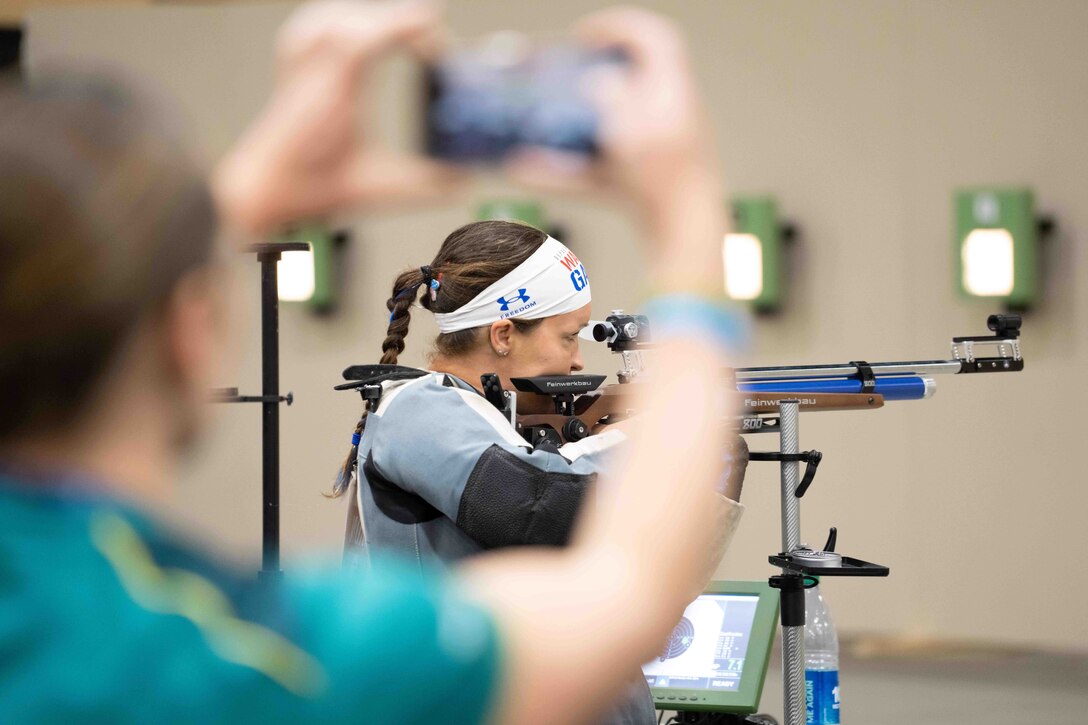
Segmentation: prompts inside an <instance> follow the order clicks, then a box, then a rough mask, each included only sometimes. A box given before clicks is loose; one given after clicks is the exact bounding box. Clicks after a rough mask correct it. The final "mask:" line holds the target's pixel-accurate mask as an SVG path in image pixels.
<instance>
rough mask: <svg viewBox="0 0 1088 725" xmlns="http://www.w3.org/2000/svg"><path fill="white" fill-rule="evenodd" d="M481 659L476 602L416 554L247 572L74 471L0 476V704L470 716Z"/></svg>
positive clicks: (173, 716)
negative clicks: (66, 475)
mask: <svg viewBox="0 0 1088 725" xmlns="http://www.w3.org/2000/svg"><path fill="white" fill-rule="evenodd" d="M300 579H301V580H300ZM497 668H498V643H497V636H496V631H495V626H494V622H493V620H492V619H491V618H490V616H489V615H488V614H487V613H486V612H485V611H483V610H481V609H480V608H479V607H478V606H476V605H474V604H472V603H471V602H469V601H467V600H466V599H465V598H463V597H461V596H460V595H459V594H458V592H457V591H456V588H455V587H454V586H452V584H451V582H450V581H449V580H448V579H444V578H442V576H441V575H440V574H437V573H436V574H433V575H428V576H426V577H424V578H422V579H421V578H420V577H419V569H418V564H414V565H412V566H411V568H408V567H407V566H406V565H398V564H396V563H392V562H387V563H384V564H382V563H380V562H378V563H377V565H376V566H375V567H374V568H373V569H372V570H371V571H370V572H368V573H366V574H361V575H354V576H352V577H350V578H346V577H345V576H344V575H343V574H342V573H341V572H339V571H337V572H330V574H329V575H328V576H320V575H308V576H306V577H304V578H303V577H300V576H297V575H294V574H293V573H292V574H289V575H288V576H287V577H286V580H285V582H284V583H283V584H281V585H278V586H263V585H261V584H259V583H257V582H256V577H255V576H254V575H253V574H246V575H242V574H238V573H236V572H233V571H230V570H227V569H224V568H222V567H220V566H218V565H216V564H215V563H214V562H213V561H212V560H210V559H208V558H206V557H205V556H203V555H201V554H200V553H199V552H197V551H196V550H194V549H193V548H191V547H189V546H187V545H185V544H184V543H182V541H181V540H180V539H178V538H176V537H173V536H171V535H169V534H168V533H167V532H165V531H163V530H162V529H160V528H159V527H158V526H156V525H155V524H154V523H152V522H151V521H149V520H148V519H146V518H145V517H143V516H141V515H139V514H138V513H136V512H135V511H133V510H131V509H129V508H127V507H125V506H123V505H121V504H119V503H117V502H116V501H113V500H111V499H110V498H109V497H107V496H104V495H100V494H96V493H90V492H88V489H87V487H86V486H78V487H77V486H72V485H70V484H65V482H63V481H38V482H34V483H33V484H29V483H25V482H18V481H15V480H12V479H11V478H0V721H3V722H19V723H21V722H34V723H54V722H56V723H72V722H109V723H124V722H154V723H171V722H179V723H181V722H201V723H215V722H232V723H237V722H262V723H269V722H340V721H351V722H356V723H360V722H363V723H398V724H399V723H444V724H455V723H476V722H481V721H482V720H483V719H484V718H485V716H486V714H487V711H488V708H489V705H490V702H491V700H492V699H493V697H494V692H495V689H496V687H497Z"/></svg>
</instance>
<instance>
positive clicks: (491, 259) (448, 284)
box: [381, 221, 548, 365]
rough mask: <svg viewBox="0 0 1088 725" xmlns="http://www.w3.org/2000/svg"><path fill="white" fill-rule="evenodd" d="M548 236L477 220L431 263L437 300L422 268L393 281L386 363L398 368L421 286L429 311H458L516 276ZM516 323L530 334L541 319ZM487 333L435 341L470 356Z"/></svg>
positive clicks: (443, 349) (442, 350)
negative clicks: (432, 296) (511, 273)
mask: <svg viewBox="0 0 1088 725" xmlns="http://www.w3.org/2000/svg"><path fill="white" fill-rule="evenodd" d="M547 238H548V235H547V234H545V233H544V232H542V231H540V230H539V229H536V228H534V227H530V226H527V225H525V224H518V223H517V222H507V221H486V222H475V223H473V224H466V225H464V226H463V227H460V228H458V229H455V230H454V231H453V233H451V234H450V235H449V236H448V237H446V240H445V241H444V242H442V246H441V247H440V248H439V250H438V254H436V255H435V257H434V259H433V260H432V261H431V263H430V264H429V265H427V266H428V267H429V268H430V270H429V271H430V272H431V274H432V275H434V277H435V278H436V279H437V280H438V289H437V290H435V297H434V299H433V300H432V299H431V295H430V290H429V289H428V288H427V286H426V285H425V284H424V282H425V281H426V280H425V279H424V270H423V268H422V267H420V268H418V269H410V270H407V271H406V272H402V273H401V274H400V275H399V276H398V277H397V279H396V281H395V282H393V296H392V297H390V298H389V299H388V300H386V303H385V306H386V309H388V310H389V315H390V317H389V330H388V332H387V335H386V338H385V340H383V341H382V359H381V362H382V363H383V364H386V365H392V364H395V363H396V362H397V357H398V356H399V355H400V353H402V352H403V351H404V338H405V336H406V335H407V334H408V325H409V323H410V322H411V312H410V309H411V307H412V303H414V302H415V301H416V297H417V296H418V292H419V290H420V288H423V294H422V296H421V297H420V299H419V303H420V305H421V306H422V307H423V308H424V309H426V310H430V311H431V312H436V313H445V312H453V311H454V310H457V309H458V308H460V307H463V306H464V305H466V304H468V303H469V302H471V301H472V299H473V298H474V297H476V295H478V294H480V293H481V292H483V291H484V290H485V289H487V288H488V287H490V286H491V285H492V284H494V283H495V282H497V281H499V280H500V279H502V278H503V277H505V276H506V275H507V274H509V273H510V272H512V271H513V270H514V268H515V267H517V266H518V265H519V264H521V263H522V262H524V261H525V260H526V259H528V258H529V257H530V256H532V254H533V252H535V251H536V250H537V249H539V248H540V245H541V244H543V243H544V242H545V241H546V240H547ZM511 322H513V323H514V324H515V325H516V326H517V327H518V329H519V330H522V331H527V330H529V329H531V328H532V327H534V326H536V325H537V324H539V323H540V320H518V319H513V320H511ZM482 329H483V328H480V327H476V328H472V329H469V330H459V331H457V332H446V333H441V334H439V335H438V337H437V338H436V339H435V341H434V347H435V350H436V351H437V352H438V353H439V354H442V355H450V356H456V355H459V354H462V353H465V352H467V351H469V350H471V349H472V348H473V347H474V346H475V345H476V344H477V343H478V342H479V336H480V331H481V330H482Z"/></svg>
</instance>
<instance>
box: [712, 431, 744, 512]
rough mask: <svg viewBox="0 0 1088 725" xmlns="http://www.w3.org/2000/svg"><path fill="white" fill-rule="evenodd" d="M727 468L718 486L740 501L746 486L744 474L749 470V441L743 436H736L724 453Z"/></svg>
mask: <svg viewBox="0 0 1088 725" xmlns="http://www.w3.org/2000/svg"><path fill="white" fill-rule="evenodd" d="M722 457H723V459H724V462H725V468H724V470H723V471H722V480H721V483H720V484H719V486H718V492H719V493H720V494H721V495H723V496H725V497H726V498H730V499H732V500H734V501H740V494H741V490H742V489H743V488H744V474H745V473H746V472H747V470H748V441H746V440H744V438H743V437H742V436H739V435H737V436H734V437H733V439H732V440H731V441H729V443H728V444H726V447H725V451H724V452H723V454H722Z"/></svg>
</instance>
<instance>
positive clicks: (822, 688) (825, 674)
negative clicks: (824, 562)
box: [805, 585, 840, 725]
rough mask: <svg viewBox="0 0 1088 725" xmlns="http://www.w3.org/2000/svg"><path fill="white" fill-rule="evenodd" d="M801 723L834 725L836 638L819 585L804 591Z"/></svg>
mask: <svg viewBox="0 0 1088 725" xmlns="http://www.w3.org/2000/svg"><path fill="white" fill-rule="evenodd" d="M805 701H806V703H805V723H806V725H838V723H839V722H840V721H839V637H838V635H837V634H836V633H835V623H834V622H832V621H831V615H830V614H828V611H827V604H825V603H824V597H823V595H822V594H821V593H820V587H819V585H817V586H814V587H812V588H811V589H806V590H805Z"/></svg>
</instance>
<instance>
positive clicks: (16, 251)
mask: <svg viewBox="0 0 1088 725" xmlns="http://www.w3.org/2000/svg"><path fill="white" fill-rule="evenodd" d="M0 109H3V112H2V113H0V199H3V204H0V350H2V351H3V353H2V354H0V390H3V391H4V414H3V415H2V416H0V440H6V439H10V438H13V437H18V436H26V435H37V434H39V433H43V432H52V431H60V430H62V429H63V428H65V427H68V426H71V425H75V424H76V423H78V422H79V421H80V416H81V415H82V414H85V413H86V412H87V408H88V407H89V406H88V404H89V402H90V400H91V398H92V397H93V395H92V394H93V392H94V391H95V388H96V384H97V383H98V382H99V381H100V379H101V378H102V376H103V375H104V373H105V371H106V369H107V367H108V365H109V363H110V362H111V360H112V359H113V357H114V356H115V355H116V354H117V352H118V351H119V349H120V348H121V346H122V344H123V343H124V342H125V340H126V338H127V336H128V335H129V334H130V332H131V331H132V330H133V329H134V328H135V326H136V325H137V323H138V321H139V320H140V319H142V318H143V317H144V316H145V315H147V314H148V313H149V312H153V311H154V310H155V309H157V308H159V307H161V305H162V303H164V301H165V300H166V298H167V296H168V295H169V293H170V292H171V290H172V289H173V287H174V285H175V284H176V283H177V281H178V280H179V279H180V278H181V276H182V275H183V274H184V273H185V272H187V271H188V270H190V269H192V268H194V267H197V266H199V265H201V264H204V263H206V262H207V261H208V259H209V257H210V254H211V249H212V241H213V238H214V235H215V228H216V215H215V208H214V204H213V202H212V198H211V196H210V193H209V191H208V188H207V186H206V184H205V182H204V180H203V178H202V175H201V174H200V173H199V172H198V170H197V168H196V166H195V165H194V164H193V163H192V161H191V160H190V159H189V158H187V157H186V156H185V154H184V153H183V152H182V151H181V150H180V148H179V146H178V144H177V142H176V140H175V139H174V138H173V137H171V136H170V135H169V134H167V133H166V131H167V129H166V127H165V126H164V125H163V124H162V123H161V117H160V116H159V115H158V113H157V112H155V111H153V109H152V107H151V106H150V105H149V104H148V102H147V100H146V99H143V98H141V97H137V96H136V95H135V94H134V93H133V92H132V91H130V90H122V89H121V88H120V86H118V85H117V84H115V83H112V82H106V81H102V80H89V79H85V78H84V79H76V78H74V77H72V76H67V77H62V76H56V77H54V78H51V79H47V80H43V81H41V82H39V83H36V84H35V85H34V86H33V87H32V88H30V89H24V88H20V87H17V86H15V85H14V84H10V83H4V84H3V85H2V86H0Z"/></svg>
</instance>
